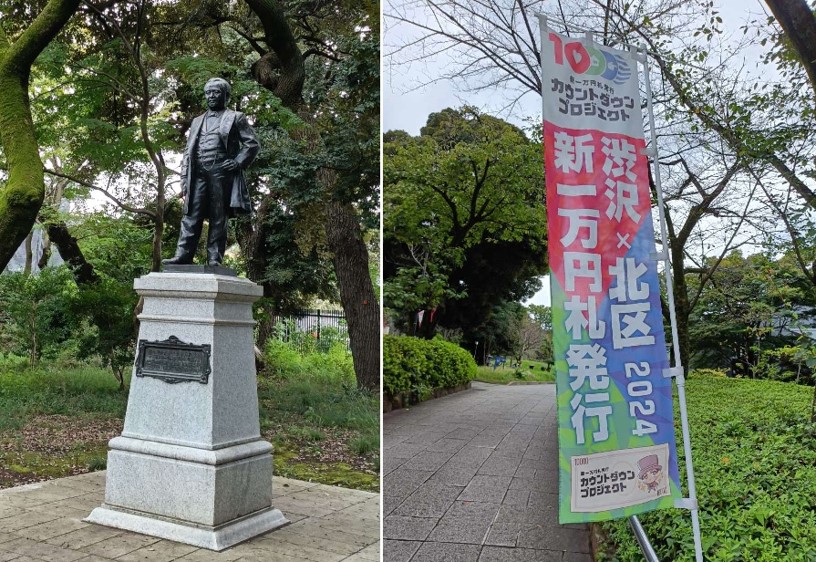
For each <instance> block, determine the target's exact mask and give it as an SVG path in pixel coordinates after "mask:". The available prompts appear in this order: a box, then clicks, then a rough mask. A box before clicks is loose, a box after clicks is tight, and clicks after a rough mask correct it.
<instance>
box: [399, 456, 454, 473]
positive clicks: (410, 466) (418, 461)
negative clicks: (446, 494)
mask: <svg viewBox="0 0 816 562" xmlns="http://www.w3.org/2000/svg"><path fill="white" fill-rule="evenodd" d="M453 455H454V453H453V452H452V451H443V452H441V453H437V452H431V451H424V452H422V453H419V454H418V455H416V456H415V457H414V458H412V459H411V460H409V461H408V462H406V463H405V464H404V465H403V467H404V468H405V469H407V470H422V471H429V472H436V471H437V470H439V468H440V467H441V466H442V465H444V464H445V463H446V462H448V461H449V460H450V458H451V457H452V456H453Z"/></svg>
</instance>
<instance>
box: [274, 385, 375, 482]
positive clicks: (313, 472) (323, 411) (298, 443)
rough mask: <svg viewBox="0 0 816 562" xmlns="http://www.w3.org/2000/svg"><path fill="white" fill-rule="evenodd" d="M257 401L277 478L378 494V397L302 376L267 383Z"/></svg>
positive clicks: (353, 386) (351, 386) (354, 388)
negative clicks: (271, 446) (288, 478)
mask: <svg viewBox="0 0 816 562" xmlns="http://www.w3.org/2000/svg"><path fill="white" fill-rule="evenodd" d="M258 397H259V401H260V406H261V433H262V434H263V435H264V437H265V438H267V439H269V440H271V441H272V442H273V443H274V445H275V452H274V456H273V459H274V462H275V473H276V474H279V475H281V476H287V477H290V478H297V479H300V480H314V481H317V482H321V483H324V484H336V485H342V486H346V487H353V488H359V489H363V490H368V491H379V486H380V484H379V475H378V472H379V449H380V416H379V403H380V401H379V396H377V395H374V394H371V393H369V392H366V391H360V390H358V389H357V388H356V386H355V385H354V383H353V382H352V381H349V380H343V381H339V384H338V381H336V380H334V381H333V380H331V379H327V378H325V377H323V376H320V375H312V376H310V375H309V374H303V373H301V374H299V375H298V376H297V377H291V378H289V377H284V378H262V379H261V381H260V382H259V387H258Z"/></svg>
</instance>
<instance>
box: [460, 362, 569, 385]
mask: <svg viewBox="0 0 816 562" xmlns="http://www.w3.org/2000/svg"><path fill="white" fill-rule="evenodd" d="M542 367H544V368H542ZM473 380H477V381H481V382H489V383H493V384H507V383H511V382H517V381H519V380H522V381H526V382H555V372H554V371H553V369H552V366H551V365H549V366H546V367H545V365H544V364H543V363H540V362H538V361H527V360H525V361H522V363H521V367H520V368H518V369H511V368H508V367H497V368H495V369H494V368H493V367H491V366H487V365H485V366H479V367H478V369H477V371H476V376H475V377H474V379H473Z"/></svg>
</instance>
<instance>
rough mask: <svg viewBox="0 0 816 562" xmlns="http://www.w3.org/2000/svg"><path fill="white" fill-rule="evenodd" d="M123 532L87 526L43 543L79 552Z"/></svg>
mask: <svg viewBox="0 0 816 562" xmlns="http://www.w3.org/2000/svg"><path fill="white" fill-rule="evenodd" d="M86 515H87V514H86ZM124 532H125V531H123V530H121V529H114V528H112V527H103V526H101V525H88V526H87V527H83V528H81V529H77V530H76V531H72V532H70V533H67V534H65V535H60V536H57V537H52V538H50V539H46V540H45V541H44V542H47V543H49V544H53V545H56V546H60V547H62V548H69V549H72V550H80V549H81V548H83V547H86V546H89V545H92V544H95V543H98V542H101V541H104V540H105V539H109V538H111V537H115V536H117V535H121V534H122V533H124Z"/></svg>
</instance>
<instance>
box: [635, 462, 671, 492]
mask: <svg viewBox="0 0 816 562" xmlns="http://www.w3.org/2000/svg"><path fill="white" fill-rule="evenodd" d="M637 464H638V469H639V470H640V474H638V483H637V485H638V488H640V489H641V490H643V491H645V492H646V493H652V492H654V493H655V494H658V493H659V489H660V487H661V486H662V485H663V481H664V479H665V474H664V473H663V467H662V466H660V463H659V461H658V460H657V455H647V456H645V457H643V458H642V459H640V460H639V461H638V463H637Z"/></svg>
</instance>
